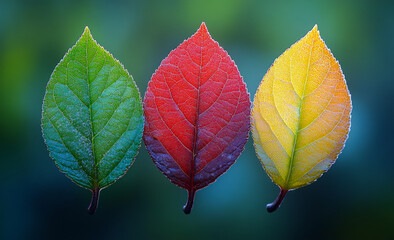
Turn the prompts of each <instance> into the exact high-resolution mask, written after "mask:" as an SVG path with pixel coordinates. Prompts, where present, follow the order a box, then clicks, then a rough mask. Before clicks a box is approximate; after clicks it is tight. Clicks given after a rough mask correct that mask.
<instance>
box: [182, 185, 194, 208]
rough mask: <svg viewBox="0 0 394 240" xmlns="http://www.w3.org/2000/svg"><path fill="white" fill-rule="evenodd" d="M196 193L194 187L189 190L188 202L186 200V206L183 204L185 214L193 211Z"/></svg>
mask: <svg viewBox="0 0 394 240" xmlns="http://www.w3.org/2000/svg"><path fill="white" fill-rule="evenodd" d="M195 193H196V191H195V190H194V189H192V190H190V191H188V197H187V202H186V204H185V206H183V212H184V213H185V214H189V213H190V212H191V211H192V207H193V201H194V194H195Z"/></svg>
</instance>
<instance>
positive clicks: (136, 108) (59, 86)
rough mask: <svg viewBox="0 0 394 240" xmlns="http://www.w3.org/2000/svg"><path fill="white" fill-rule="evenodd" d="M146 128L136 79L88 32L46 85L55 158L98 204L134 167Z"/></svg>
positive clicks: (45, 117) (45, 121) (47, 127)
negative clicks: (100, 195)
mask: <svg viewBox="0 0 394 240" xmlns="http://www.w3.org/2000/svg"><path fill="white" fill-rule="evenodd" d="M132 120H133V121H132ZM143 122H144V119H143V115H142V103H141V99H140V95H139V92H138V89H137V87H136V86H135V83H134V81H133V79H132V77H131V76H130V75H129V73H128V72H127V70H126V69H124V67H123V65H121V63H120V62H119V61H118V60H116V59H115V58H114V57H113V56H112V55H111V54H110V53H109V52H108V51H106V50H105V49H104V48H102V47H101V46H100V45H99V44H97V42H96V41H95V40H94V39H93V37H92V35H91V34H90V31H89V29H88V28H87V27H86V28H85V31H84V33H83V34H82V36H81V38H80V39H79V40H78V41H77V42H76V44H75V45H74V46H73V47H72V48H71V49H70V50H69V51H68V52H67V53H66V55H65V56H64V58H63V59H62V60H61V61H60V62H59V64H58V65H57V66H56V68H55V70H54V72H53V74H52V76H51V78H50V80H49V82H48V85H47V89H46V94H45V97H44V102H43V111H42V131H43V137H44V140H45V142H46V144H47V146H48V150H49V152H50V155H51V157H52V158H53V159H54V161H55V163H56V165H57V166H58V168H59V169H60V170H61V171H62V172H64V173H65V174H66V176H68V177H69V178H70V179H71V180H72V181H73V182H75V183H76V184H77V185H79V186H82V187H84V188H87V189H90V190H91V191H92V192H93V193H94V192H96V195H97V200H98V192H99V191H100V190H101V189H102V188H105V187H107V186H108V185H110V184H112V183H114V182H115V181H116V180H117V179H118V178H120V177H121V176H122V175H124V174H125V173H126V171H127V169H128V168H129V167H130V165H131V164H132V161H133V159H134V157H135V155H136V154H137V150H138V148H139V145H140V141H141V138H142V129H143ZM104 153H105V154H104Z"/></svg>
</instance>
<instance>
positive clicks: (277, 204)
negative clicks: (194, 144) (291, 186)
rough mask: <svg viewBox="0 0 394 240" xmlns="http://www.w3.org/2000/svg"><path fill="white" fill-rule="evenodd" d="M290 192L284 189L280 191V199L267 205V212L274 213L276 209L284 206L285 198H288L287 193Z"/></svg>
mask: <svg viewBox="0 0 394 240" xmlns="http://www.w3.org/2000/svg"><path fill="white" fill-rule="evenodd" d="M288 191H289V190H284V189H282V188H281V189H280V192H279V195H278V197H277V198H276V199H275V201H273V202H272V203H269V204H267V211H268V212H273V211H275V210H276V209H278V208H279V207H280V205H281V204H282V202H283V199H284V198H285V196H286V193H287V192H288Z"/></svg>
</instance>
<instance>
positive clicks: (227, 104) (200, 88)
mask: <svg viewBox="0 0 394 240" xmlns="http://www.w3.org/2000/svg"><path fill="white" fill-rule="evenodd" d="M250 105H251V103H250V100H249V94H248V92H247V89H246V86H245V83H244V82H243V80H242V77H241V76H240V73H239V71H238V69H237V67H236V65H235V63H234V62H233V61H232V60H231V58H230V56H229V55H228V54H227V52H226V51H224V50H223V49H222V48H221V47H220V46H219V44H218V43H217V42H216V41H214V40H213V39H212V38H211V36H210V35H209V33H208V30H207V28H206V26H205V24H204V23H203V24H202V25H201V27H200V29H199V30H198V31H197V32H196V33H195V34H194V35H193V36H192V37H191V38H189V39H188V40H186V41H184V42H183V43H182V44H181V45H179V46H178V47H177V48H176V49H175V50H173V51H172V52H171V53H170V54H169V55H168V57H167V58H165V59H164V60H163V61H162V63H161V65H160V66H159V68H158V69H157V70H156V72H155V73H154V74H153V76H152V79H151V81H150V82H149V86H148V89H147V92H146V94H145V99H144V113H145V118H146V124H145V130H144V141H145V145H146V147H147V149H148V152H149V154H150V155H151V157H152V159H153V161H154V163H155V164H156V166H157V167H158V168H159V169H160V170H161V171H162V172H163V173H164V174H165V175H166V176H167V177H168V178H169V180H170V181H171V182H173V183H174V184H176V185H178V186H180V187H182V188H184V189H186V190H187V191H188V193H189V198H188V202H187V204H186V205H185V207H184V212H185V213H190V211H191V208H192V203H193V199H194V193H195V192H196V191H197V190H198V189H201V188H203V187H205V186H207V185H208V184H210V183H211V182H213V181H215V179H216V178H217V177H218V176H220V175H221V174H223V173H224V172H225V171H226V170H227V169H228V168H229V167H230V166H231V165H232V164H233V163H234V162H235V160H236V159H237V158H238V156H239V155H240V154H241V152H242V151H243V149H244V145H245V143H246V141H247V138H248V132H249V128H250Z"/></svg>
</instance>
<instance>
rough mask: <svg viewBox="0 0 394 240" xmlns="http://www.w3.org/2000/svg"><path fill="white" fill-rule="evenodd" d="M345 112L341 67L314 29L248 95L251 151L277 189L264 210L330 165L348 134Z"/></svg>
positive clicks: (345, 92) (347, 98)
mask: <svg viewBox="0 0 394 240" xmlns="http://www.w3.org/2000/svg"><path fill="white" fill-rule="evenodd" d="M351 108H352V106H351V100H350V94H349V91H348V89H347V86H346V82H345V78H344V76H343V74H342V71H341V67H340V66H339V63H338V61H337V60H336V59H335V58H334V56H333V55H332V53H331V52H330V50H329V49H328V48H327V46H326V45H325V43H324V41H323V40H322V39H321V37H320V35H319V31H318V30H317V26H315V27H314V28H313V29H312V30H311V31H310V32H309V33H308V34H307V35H306V36H305V37H303V38H302V39H301V40H299V41H298V42H296V43H295V44H294V45H293V46H291V47H290V48H289V49H287V50H286V51H285V52H284V53H283V54H282V55H281V56H280V57H279V58H277V59H276V60H275V62H274V64H273V65H272V66H271V67H270V69H269V70H268V72H267V74H266V75H265V76H264V78H263V81H262V82H261V84H260V86H259V88H258V90H257V92H256V95H255V97H254V103H253V110H252V135H253V139H254V146H255V149H256V153H257V156H258V158H259V159H260V161H261V163H262V164H263V166H264V169H265V170H266V172H267V174H268V175H269V176H270V177H271V179H272V180H273V181H274V183H276V184H277V185H278V186H279V187H280V188H281V193H280V195H279V197H278V199H277V200H276V201H275V202H274V203H273V204H272V205H271V206H269V205H267V209H268V210H269V211H273V210H275V209H276V208H277V207H279V205H280V203H281V201H282V200H283V198H284V196H285V194H286V193H287V191H288V190H292V189H296V188H299V187H302V186H305V185H307V184H310V183H312V182H313V181H315V180H316V179H317V178H319V177H320V176H321V175H322V174H323V173H324V172H326V171H327V170H328V169H329V168H330V167H331V165H332V164H333V163H334V162H335V160H336V159H337V157H338V154H339V153H340V152H341V150H342V149H343V147H344V144H345V141H346V139H347V136H348V133H349V129H350V112H351ZM269 208H271V209H269Z"/></svg>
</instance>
